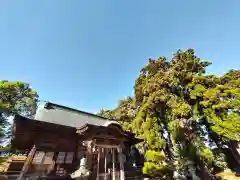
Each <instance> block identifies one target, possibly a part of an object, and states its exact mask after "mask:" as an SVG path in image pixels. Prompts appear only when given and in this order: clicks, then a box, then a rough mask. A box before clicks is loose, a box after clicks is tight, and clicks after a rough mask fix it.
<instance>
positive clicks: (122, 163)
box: [118, 147, 125, 180]
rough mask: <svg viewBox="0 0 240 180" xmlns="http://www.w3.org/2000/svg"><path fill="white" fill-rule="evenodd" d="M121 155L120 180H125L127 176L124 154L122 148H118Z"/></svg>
mask: <svg viewBox="0 0 240 180" xmlns="http://www.w3.org/2000/svg"><path fill="white" fill-rule="evenodd" d="M118 153H119V161H120V180H125V174H124V154H123V149H122V147H119V148H118Z"/></svg>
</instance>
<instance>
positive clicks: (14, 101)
mask: <svg viewBox="0 0 240 180" xmlns="http://www.w3.org/2000/svg"><path fill="white" fill-rule="evenodd" d="M37 102H38V94H37V93H36V91H34V90H33V89H32V88H31V87H30V86H29V85H28V84H26V83H23V82H20V81H15V82H10V81H0V139H1V140H6V139H7V138H9V137H10V128H11V124H9V118H10V117H11V116H13V115H14V114H21V115H24V116H26V117H33V115H34V114H35V111H36V108H37Z"/></svg>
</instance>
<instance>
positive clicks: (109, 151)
mask: <svg viewBox="0 0 240 180" xmlns="http://www.w3.org/2000/svg"><path fill="white" fill-rule="evenodd" d="M77 133H79V134H80V139H84V140H83V141H82V144H83V146H85V147H87V154H86V161H87V162H86V165H85V166H86V167H90V171H91V178H90V179H94V180H96V179H97V180H124V179H125V174H124V163H125V161H126V157H125V155H124V154H123V148H124V143H125V142H126V137H125V136H124V134H123V133H122V130H121V129H120V128H119V127H116V126H112V127H96V126H91V125H88V127H85V128H81V129H78V131H77ZM128 141H129V140H128ZM91 161H92V162H91ZM89 164H90V166H89ZM80 166H81V165H80Z"/></svg>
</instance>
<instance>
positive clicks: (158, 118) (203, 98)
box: [101, 49, 240, 179]
mask: <svg viewBox="0 0 240 180" xmlns="http://www.w3.org/2000/svg"><path fill="white" fill-rule="evenodd" d="M210 64H211V63H210V62H207V61H202V60H201V59H200V58H199V57H197V56H196V55H195V52H194V50H193V49H187V50H186V51H181V50H179V51H177V52H176V53H175V54H174V56H173V57H172V59H171V60H167V59H166V58H165V57H160V58H159V59H157V60H152V59H150V60H149V62H148V63H147V64H146V65H145V66H144V67H143V68H142V70H141V71H140V74H139V77H138V78H137V79H136V81H135V85H134V92H135V93H134V97H131V98H127V99H125V100H122V101H121V102H120V103H119V106H118V107H116V109H114V110H107V111H104V110H102V111H101V115H103V116H105V117H110V118H114V119H118V120H120V121H121V122H122V124H123V127H124V128H125V129H127V130H131V131H133V132H134V133H136V134H137V136H139V137H141V138H143V139H144V140H145V141H144V143H143V144H140V145H139V146H138V148H139V149H140V150H142V151H143V152H144V153H145V158H146V162H145V165H144V168H143V171H144V173H147V174H151V175H155V176H161V177H162V178H163V179H164V178H165V179H173V178H176V179H177V178H180V176H186V175H187V174H189V173H190V174H191V169H194V168H195V169H196V173H197V174H198V176H199V177H200V178H201V179H211V175H212V173H213V170H214V169H224V168H226V162H225V155H224V151H222V149H223V148H224V146H227V147H229V149H230V150H231V152H232V154H233V156H234V157H235V159H236V160H238V163H239V164H240V162H239V159H240V158H239V154H238V152H237V150H236V148H237V146H238V142H239V141H240V137H239V134H240V125H239V124H240V123H239V122H240V70H231V71H229V72H228V73H226V74H224V75H223V76H215V75H206V74H205V72H206V67H208V66H209V65H210ZM214 146H216V147H218V151H215V150H213V147H214ZM191 175H192V176H193V174H191Z"/></svg>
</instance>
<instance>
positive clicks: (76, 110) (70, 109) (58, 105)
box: [44, 102, 116, 121]
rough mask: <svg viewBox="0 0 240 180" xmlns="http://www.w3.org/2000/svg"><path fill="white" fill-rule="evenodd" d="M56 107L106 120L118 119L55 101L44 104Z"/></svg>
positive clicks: (46, 106)
mask: <svg viewBox="0 0 240 180" xmlns="http://www.w3.org/2000/svg"><path fill="white" fill-rule="evenodd" d="M54 107H58V108H62V109H66V110H68V111H73V112H76V113H81V114H85V115H88V116H94V117H98V118H101V119H104V120H108V121H116V120H114V119H108V118H105V117H102V116H99V115H96V114H93V113H89V112H85V111H81V110H78V109H74V108H71V107H68V106H63V105H60V104H55V103H52V102H46V104H45V105H44V108H45V109H51V108H54Z"/></svg>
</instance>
